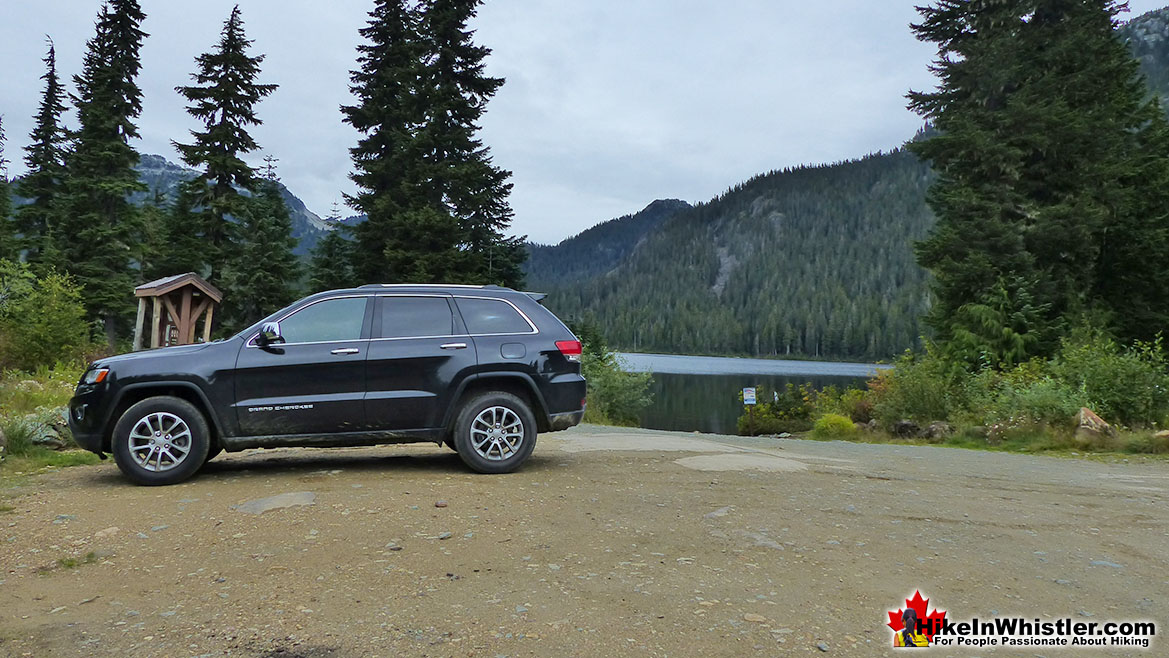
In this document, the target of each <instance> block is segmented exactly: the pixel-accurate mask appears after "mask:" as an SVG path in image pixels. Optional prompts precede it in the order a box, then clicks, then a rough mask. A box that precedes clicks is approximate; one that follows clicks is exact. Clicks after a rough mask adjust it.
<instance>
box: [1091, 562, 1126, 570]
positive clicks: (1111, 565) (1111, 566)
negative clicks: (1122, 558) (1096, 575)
mask: <svg viewBox="0 0 1169 658" xmlns="http://www.w3.org/2000/svg"><path fill="white" fill-rule="evenodd" d="M1089 564H1091V565H1092V566H1094V567H1108V568H1109V569H1123V568H1124V565H1123V564H1117V563H1115V562H1109V561H1108V560H1092V561H1091V562H1090V563H1089Z"/></svg>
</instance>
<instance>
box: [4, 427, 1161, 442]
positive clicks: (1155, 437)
mask: <svg viewBox="0 0 1169 658" xmlns="http://www.w3.org/2000/svg"><path fill="white" fill-rule="evenodd" d="M1153 438H1154V439H1169V430H1161V431H1160V432H1157V433H1156V434H1154V435H1153ZM3 443H4V434H2V433H0V445H2V444H3Z"/></svg>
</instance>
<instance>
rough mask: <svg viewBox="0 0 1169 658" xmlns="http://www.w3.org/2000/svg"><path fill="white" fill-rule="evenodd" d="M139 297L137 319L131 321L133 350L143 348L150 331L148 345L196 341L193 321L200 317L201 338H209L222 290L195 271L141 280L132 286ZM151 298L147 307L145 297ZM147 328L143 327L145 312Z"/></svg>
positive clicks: (204, 340) (156, 345)
mask: <svg viewBox="0 0 1169 658" xmlns="http://www.w3.org/2000/svg"><path fill="white" fill-rule="evenodd" d="M134 296H136V297H137V298H138V319H137V321H135V323H134V351H138V350H141V349H142V348H143V342H144V341H143V338H144V336H145V335H146V333H147V331H149V335H150V347H151V348H152V349H153V348H155V347H169V346H171V345H190V344H191V343H194V342H195V325H196V323H198V322H199V320H200V319H202V321H203V335H202V338H203V342H207V341H210V340H211V323H212V320H213V319H214V317H215V307H216V306H218V305H219V303H220V302H222V301H223V293H221V292H219V290H218V289H217V288H215V286H212V285H211V284H210V283H207V282H206V281H205V280H203V277H201V276H199V275H198V274H195V273H194V272H187V273H186V274H178V275H176V276H168V277H165V278H162V279H158V280H157V281H151V282H150V283H144V284H142V285H140V286H138V287H137V288H135V289H134ZM147 299H150V300H152V301H153V304H151V305H150V306H151V308H150V309H149V313H148V309H147V303H146V300H147ZM148 314H149V316H150V328H149V330H148V329H147V327H146V318H147V315H148Z"/></svg>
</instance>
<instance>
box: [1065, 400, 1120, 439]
mask: <svg viewBox="0 0 1169 658" xmlns="http://www.w3.org/2000/svg"><path fill="white" fill-rule="evenodd" d="M1080 432H1084V434H1086V435H1091V436H1116V429H1115V428H1113V427H1112V425H1109V424H1108V423H1107V422H1105V420H1104V418H1101V417H1100V416H1098V415H1097V414H1095V413H1094V411H1093V410H1092V409H1088V408H1087V407H1080V413H1079V414H1077V415H1075V434H1080Z"/></svg>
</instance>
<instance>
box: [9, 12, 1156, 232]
mask: <svg viewBox="0 0 1169 658" xmlns="http://www.w3.org/2000/svg"><path fill="white" fill-rule="evenodd" d="M924 1H925V0H821V1H820V2H794V1H792V0H721V1H715V0H592V1H589V2H579V1H578V2H568V1H566V0H487V2H486V4H485V5H484V6H483V7H482V8H481V9H480V11H479V16H478V18H477V19H476V21H475V23H474V24H473V27H475V28H476V29H477V30H478V33H477V38H476V41H477V42H478V43H480V44H481V45H484V46H487V47H489V48H491V49H493V50H494V53H493V54H492V56H491V57H490V58H489V60H488V72H489V73H490V74H491V75H495V76H502V77H505V78H506V79H507V83H506V84H505V85H504V86H503V88H502V89H501V90H500V91H499V93H498V94H497V95H496V97H495V99H494V100H493V101H492V102H491V104H490V105H489V106H488V110H487V115H486V117H485V119H484V122H483V131H482V137H483V140H484V141H485V143H486V144H487V145H488V146H490V147H491V150H492V153H493V155H494V157H495V162H496V164H498V165H499V166H502V167H504V168H506V169H509V170H511V171H512V172H514V176H513V179H512V180H513V182H514V183H515V189H514V191H513V193H512V197H511V202H512V207H513V208H514V209H515V215H516V216H515V222H514V224H513V229H514V232H515V233H516V234H519V235H528V236H529V237H530V238H531V239H533V240H535V241H538V242H545V243H551V242H557V241H559V240H561V239H563V238H565V237H568V236H570V235H573V234H575V233H578V232H580V231H581V230H584V229H585V228H588V227H589V226H591V225H593V224H596V223H598V222H601V221H604V220H607V219H611V218H613V217H618V216H621V215H624V214H628V213H631V212H636V211H638V210H640V209H641V208H643V207H644V206H646V205H647V204H648V203H649V202H650V201H653V200H654V199H659V198H680V199H685V200H687V201H690V202H697V201H706V200H709V199H711V198H712V197H714V196H716V195H718V194H719V193H721V192H722V191H724V190H726V189H727V188H728V187H730V186H732V185H735V184H736V183H739V182H741V181H743V180H745V179H747V178H749V177H751V176H752V175H755V174H758V173H762V172H765V171H769V170H772V169H782V168H784V167H788V166H794V165H799V164H805V163H822V162H834V161H838V160H842V159H848V158H854V157H859V156H862V155H865V154H867V153H870V152H873V151H877V150H889V149H892V148H896V147H897V146H899V145H901V144H902V143H903V142H904V141H905V140H906V139H908V138H909V137H911V136H912V135H913V133H914V132H915V131H916V130H917V129H918V127H919V126H920V125H921V121H920V119H919V118H918V117H916V116H915V115H913V114H911V113H910V112H908V111H907V110H906V109H905V100H904V94H905V92H906V90H908V89H910V88H926V87H930V86H932V85H933V80H932V79H931V77H930V75H929V73H928V71H927V69H926V67H927V65H928V64H929V62H930V59H931V57H932V55H933V49H932V47H931V46H930V45H929V44H920V43H918V42H916V41H915V40H914V38H913V36H912V34H910V32H909V28H908V24H909V23H910V22H911V21H913V20H914V19H915V18H916V14H915V12H914V8H913V6H914V4H922V3H923V2H924ZM1165 3H1166V0H1133V1H1132V2H1130V6H1131V7H1132V11H1131V13H1130V14H1129V15H1128V17H1130V18H1131V17H1135V16H1138V15H1140V14H1142V13H1144V12H1146V11H1149V10H1152V9H1157V8H1159V7H1161V6H1164V5H1165ZM5 4H6V6H5V8H4V20H3V22H2V23H0V65H2V70H3V71H4V74H3V76H2V77H0V115H2V116H3V118H4V128H5V131H6V133H7V135H8V144H7V149H6V157H7V158H8V159H9V160H12V161H13V165H12V167H11V172H10V173H12V174H15V175H19V174H20V173H21V172H22V171H23V169H24V167H23V163H22V162H21V159H22V158H23V155H24V153H23V148H24V147H25V146H26V145H27V142H28V137H27V136H28V133H29V130H30V129H31V127H32V116H33V114H34V112H35V111H36V106H37V103H38V102H39V98H40V93H41V90H42V85H41V81H40V80H39V77H40V75H41V74H42V73H43V65H42V63H41V58H42V57H43V56H44V50H45V47H44V35H49V36H51V37H52V38H53V40H54V42H55V43H56V45H57V58H58V66H59V69H60V71H61V73H62V74H63V75H64V76H65V77H66V79H68V78H69V77H71V76H72V75H73V74H74V73H76V72H77V71H78V69H79V68H80V64H81V58H82V54H83V51H84V46H85V41H86V39H88V38H89V37H90V36H91V35H92V32H93V21H94V17H95V16H96V14H97V8H98V6H99V3H97V2H92V1H85V2H83V1H82V0H37V1H36V2H7V3H5ZM234 4H236V3H235V2H230V1H225V0H201V1H200V2H174V1H173V0H142V5H143V9H144V10H145V12H146V14H147V18H146V22H145V23H144V25H143V29H145V31H146V32H148V33H149V34H150V37H149V38H147V39H146V41H145V43H144V45H143V49H142V65H143V68H142V74H141V77H140V78H139V82H140V84H141V86H142V88H143V91H144V94H145V101H144V109H143V113H142V117H141V120H140V123H139V126H140V129H141V133H142V140H141V142H140V143H138V144H136V147H137V148H138V149H139V151H140V152H142V153H157V154H160V155H163V156H165V157H167V158H168V159H170V160H172V161H176V162H177V161H178V156H177V154H176V153H175V151H174V149H173V148H172V146H171V144H170V140H172V139H177V140H179V141H183V140H186V139H187V138H188V133H187V131H188V130H190V129H191V128H194V127H196V124H195V123H194V122H193V120H192V119H191V117H190V116H189V115H187V114H186V112H185V110H184V105H183V102H182V99H181V98H180V97H179V96H178V94H177V93H175V91H174V87H175V86H176V85H181V84H187V82H188V76H189V74H190V73H191V71H193V70H194V58H195V57H196V56H197V55H198V54H199V53H202V52H205V51H207V50H209V49H210V48H211V47H212V46H213V45H214V43H215V42H216V40H217V38H218V35H219V31H220V29H221V28H222V23H223V21H224V20H225V19H226V18H227V16H228V14H229V13H230V11H231V7H232V6H233V5H234ZM239 4H240V7H241V9H242V10H243V17H244V21H245V24H246V29H247V33H248V36H249V37H251V38H252V39H254V40H255V44H254V46H253V48H254V51H253V52H254V53H265V54H267V60H266V61H265V62H264V71H263V76H262V78H261V81H262V82H272V83H276V84H279V85H280V88H279V90H277V91H276V93H274V94H273V95H272V96H270V97H269V98H268V99H267V100H265V101H264V102H263V103H262V104H261V105H260V106H259V115H260V117H261V118H262V119H263V120H264V125H263V126H261V127H259V128H257V129H255V130H254V132H253V135H254V136H255V137H256V139H257V140H258V141H259V143H260V145H261V147H262V148H263V149H264V153H271V154H272V155H274V156H275V157H277V158H279V159H280V163H279V166H280V175H281V177H282V178H283V181H284V183H285V184H286V185H288V187H289V188H290V189H291V190H292V192H293V193H294V194H296V195H297V196H299V197H300V198H301V199H302V200H304V202H305V203H306V204H307V205H308V207H309V209H311V210H313V211H314V212H316V213H317V214H319V215H322V216H324V215H327V214H328V213H329V210H330V206H331V205H332V203H333V201H334V200H340V199H341V193H342V192H343V191H352V189H353V187H352V184H351V183H350V182H349V180H348V173H349V171H350V162H349V154H348V150H347V149H348V148H349V147H350V146H352V145H353V144H355V143H356V141H357V133H356V132H354V131H353V130H352V129H351V128H349V127H348V126H346V125H345V124H342V123H341V114H340V112H339V111H338V106H340V105H342V104H345V103H348V102H349V99H350V96H349V92H348V72H349V70H350V69H351V68H353V66H354V54H355V51H354V48H355V46H356V45H357V43H358V41H359V37H358V34H357V30H358V28H360V27H361V26H362V25H363V24H364V23H365V21H366V19H367V12H368V11H369V10H370V9H371V7H372V6H373V3H372V0H332V1H331V2H320V1H319V0H242V1H241V2H239ZM70 86H71V83H70ZM72 121H73V117H72V116H70V117H69V122H70V124H71V125H72ZM264 153H257V154H253V156H252V157H251V158H250V160H251V162H252V163H253V164H255V165H258V164H259V163H260V161H261V160H262V158H263V155H264ZM342 214H346V215H348V214H352V211H351V210H349V209H344V208H343V210H342Z"/></svg>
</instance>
